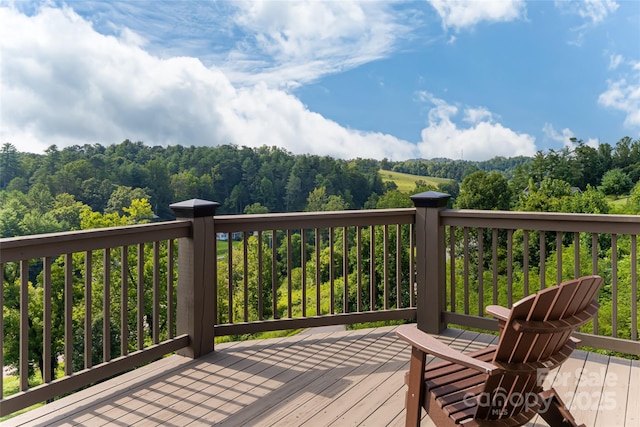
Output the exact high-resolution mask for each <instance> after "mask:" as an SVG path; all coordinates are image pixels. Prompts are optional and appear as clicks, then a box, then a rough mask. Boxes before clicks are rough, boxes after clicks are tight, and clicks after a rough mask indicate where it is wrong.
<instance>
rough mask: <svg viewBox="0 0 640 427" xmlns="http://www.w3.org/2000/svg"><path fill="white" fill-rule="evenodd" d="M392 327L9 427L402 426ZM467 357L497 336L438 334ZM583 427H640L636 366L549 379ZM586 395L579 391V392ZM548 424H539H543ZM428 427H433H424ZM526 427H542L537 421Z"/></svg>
mask: <svg viewBox="0 0 640 427" xmlns="http://www.w3.org/2000/svg"><path fill="white" fill-rule="evenodd" d="M394 330H395V327H383V328H375V329H363V330H355V331H330V332H319V333H307V334H299V335H296V336H293V337H287V338H276V339H268V340H261V341H243V342H235V343H225V344H218V345H216V351H215V352H214V353H211V354H209V355H207V356H204V357H202V358H200V359H196V360H191V359H188V358H184V357H181V356H176V355H174V356H170V357H167V358H164V359H162V360H160V361H157V362H154V363H151V364H149V365H147V366H144V367H142V368H139V369H136V370H134V371H131V372H129V373H126V374H124V375H121V376H119V377H116V378H114V379H111V380H109V381H106V382H103V383H101V384H98V385H95V386H93V387H90V388H88V389H85V390H83V391H80V392H78V393H76V394H73V395H71V396H68V397H65V398H63V399H60V400H57V401H55V402H53V403H51V404H49V405H46V406H43V407H40V408H37V409H35V410H33V411H30V412H28V413H25V414H22V415H20V416H18V417H15V418H12V419H10V420H8V421H6V422H5V423H6V425H8V426H10V425H20V426H23V425H29V426H45V425H55V426H63V425H90V426H101V425H114V426H132V425H163V426H181V427H182V426H187V425H188V426H202V425H213V424H216V425H226V426H240V425H253V426H301V425H307V426H331V425H333V426H344V425H362V426H366V425H371V426H381V425H403V423H404V394H405V387H404V383H403V380H404V378H403V377H404V372H405V371H406V370H407V369H408V361H409V355H410V348H409V346H408V345H407V344H406V343H405V342H404V341H400V340H399V339H397V338H396V336H395V333H394ZM440 337H441V339H442V340H443V341H444V342H447V343H449V344H450V345H452V346H453V347H454V348H456V349H459V350H463V351H471V350H475V349H480V348H483V347H485V346H487V345H488V344H489V343H491V342H492V341H493V340H494V339H495V337H494V336H492V335H484V334H479V333H475V332H469V331H464V332H463V331H459V330H455V329H448V330H446V331H445V332H444V333H443V334H442V335H441V336H440ZM547 380H548V381H554V387H555V388H556V389H557V390H558V392H559V393H560V395H561V397H562V398H563V399H564V400H565V402H566V403H567V404H570V405H571V406H572V412H573V414H574V415H575V417H576V419H577V420H578V421H579V422H583V423H585V424H586V425H588V426H628V427H631V426H637V425H640V363H638V361H630V360H626V359H619V358H614V357H609V356H603V355H599V354H595V353H587V352H583V351H576V352H574V355H573V356H572V358H571V359H569V360H568V361H567V362H565V364H564V365H563V366H562V367H561V368H560V369H559V370H558V372H557V374H556V375H551V376H550V377H549V378H548V379H547ZM578 383H580V388H579V389H577V388H576V386H577V384H578ZM539 423H542V424H539ZM423 425H433V424H432V423H431V422H430V421H427V420H425V422H423ZM527 425H528V426H534V425H541V426H544V425H546V424H544V422H543V421H538V420H536V419H534V420H533V421H532V422H530V423H529V424H527Z"/></svg>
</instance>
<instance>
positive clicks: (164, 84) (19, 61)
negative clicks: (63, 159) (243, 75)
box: [0, 7, 415, 159]
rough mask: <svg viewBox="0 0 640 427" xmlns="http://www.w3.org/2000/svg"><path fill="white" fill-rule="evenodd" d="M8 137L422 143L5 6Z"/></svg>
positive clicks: (25, 145) (0, 88)
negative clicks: (359, 126)
mask: <svg viewBox="0 0 640 427" xmlns="http://www.w3.org/2000/svg"><path fill="white" fill-rule="evenodd" d="M0 22H3V25H2V26H0V39H2V49H3V52H2V53H3V61H2V62H1V63H0V72H1V73H2V80H1V81H0V94H1V96H2V99H1V100H2V105H3V108H2V110H1V111H0V122H2V127H1V129H0V140H1V141H3V142H11V143H13V144H14V145H15V146H16V147H17V148H18V149H19V150H22V151H36V152H41V151H42V150H43V148H44V147H47V146H49V145H51V144H57V145H59V146H60V147H64V146H68V145H72V144H81V145H82V144H85V143H94V142H98V143H102V144H110V143H114V142H119V141H122V140H123V139H125V138H128V139H131V140H134V141H136V140H140V141H144V142H146V143H148V144H163V145H164V144H183V145H190V144H194V145H217V144H222V143H234V144H238V145H246V146H262V145H265V144H268V145H276V146H279V147H283V148H285V149H287V150H289V151H291V152H294V153H315V154H322V155H331V156H335V157H343V158H344V157H347V158H352V157H356V156H361V157H375V158H383V157H387V158H390V159H406V158H409V157H413V156H414V154H415V145H413V144H410V143H409V142H406V141H402V140H399V139H397V138H395V137H393V136H390V135H384V134H380V133H373V132H363V131H358V130H352V129H347V128H344V127H342V126H340V125H339V124H337V123H335V122H333V121H331V120H327V119H325V118H324V117H322V116H321V115H319V114H317V113H314V112H311V111H309V110H308V109H307V108H306V107H305V106H304V105H303V104H302V103H301V102H300V100H298V99H297V98H296V97H294V96H293V95H291V94H289V93H287V92H284V91H282V90H279V89H276V88H273V87H270V86H268V85H266V84H256V85H251V86H243V87H237V86H235V85H234V84H233V83H232V82H231V81H230V79H229V78H228V77H227V76H226V75H225V74H224V72H223V71H222V70H221V69H218V68H216V67H206V66H204V65H203V64H202V63H201V62H200V60H198V59H195V58H191V57H172V58H166V59H165V58H161V57H158V56H154V55H152V54H150V53H148V52H147V51H145V50H143V49H142V48H141V47H140V41H141V39H140V38H139V37H133V36H132V35H131V33H127V34H124V35H123V36H121V37H119V38H118V37H116V36H105V35H103V34H99V33H98V32H96V31H95V30H94V28H93V27H92V24H91V23H89V22H87V21H86V20H84V19H83V18H82V17H80V16H79V15H78V14H76V13H75V12H74V11H73V10H71V9H67V8H65V9H54V8H48V7H45V8H43V9H41V10H40V11H39V12H38V13H36V14H35V15H33V16H26V15H24V14H21V13H19V12H18V11H16V10H14V9H12V8H7V7H5V8H0Z"/></svg>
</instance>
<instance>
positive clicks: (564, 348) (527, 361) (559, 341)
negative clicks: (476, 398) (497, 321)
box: [476, 276, 602, 419]
mask: <svg viewBox="0 0 640 427" xmlns="http://www.w3.org/2000/svg"><path fill="white" fill-rule="evenodd" d="M601 285H602V278H601V277H599V276H586V277H581V278H579V279H575V280H571V281H568V282H564V283H562V284H560V285H558V286H553V287H550V288H547V289H543V290H542V291H540V292H538V293H537V294H535V295H530V296H528V297H526V298H524V299H522V300H520V301H518V302H517V303H516V304H514V305H513V307H512V309H511V312H510V314H509V318H508V319H507V321H506V323H505V326H504V328H503V329H502V332H501V334H500V340H499V342H498V348H497V349H496V352H495V356H494V360H493V362H494V363H496V364H498V365H500V366H504V367H506V368H505V372H504V373H503V374H500V375H494V376H491V377H489V378H488V379H487V382H486V383H485V388H484V392H483V395H484V396H490V398H489V399H486V398H485V399H484V402H490V403H491V404H489V405H478V407H477V410H476V418H477V419H499V418H506V417H511V416H514V415H517V414H519V413H521V412H522V411H524V410H526V409H527V404H526V399H524V400H523V403H522V404H521V405H519V404H517V403H516V404H515V405H514V402H518V400H517V399H508V401H507V402H505V401H504V398H503V396H504V395H505V393H506V395H507V398H508V396H510V395H512V394H513V393H520V396H523V397H526V396H528V394H529V393H532V392H536V391H537V390H539V389H540V386H541V381H542V377H541V376H540V372H539V371H538V370H537V369H536V368H535V367H537V366H548V365H550V366H556V365H558V363H560V362H562V361H564V360H565V359H566V358H567V357H568V355H569V354H570V351H571V349H572V348H573V347H572V344H569V343H568V341H569V338H570V337H571V334H572V333H573V332H574V331H575V330H576V329H577V328H578V327H580V325H582V324H583V323H584V322H585V320H586V319H587V318H588V317H589V316H590V315H592V313H594V311H593V310H594V306H591V303H592V302H593V301H594V299H595V297H596V294H597V292H598V289H599V288H600V286H601ZM528 322H531V323H530V325H531V326H529V327H528V326H527V325H528ZM541 322H553V323H550V326H549V328H548V329H547V330H545V328H544V327H545V324H544V323H541ZM558 323H559V324H561V325H563V327H559V328H554V327H553V325H554V324H555V325H558ZM564 326H566V327H564ZM509 366H512V367H516V366H517V369H515V368H514V369H513V370H512V371H509V369H508V367H509ZM529 409H530V408H529Z"/></svg>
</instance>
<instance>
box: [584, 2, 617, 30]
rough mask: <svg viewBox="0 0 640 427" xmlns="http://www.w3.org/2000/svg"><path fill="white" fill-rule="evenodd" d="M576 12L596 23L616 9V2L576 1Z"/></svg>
mask: <svg viewBox="0 0 640 427" xmlns="http://www.w3.org/2000/svg"><path fill="white" fill-rule="evenodd" d="M576 5H577V8H576V12H577V13H578V15H579V16H580V17H582V18H584V19H587V20H589V21H591V23H593V24H598V23H600V22H602V21H604V19H605V18H606V17H607V16H608V15H609V14H610V13H613V12H615V11H616V10H617V9H618V3H616V2H615V1H614V0H581V1H578V2H576Z"/></svg>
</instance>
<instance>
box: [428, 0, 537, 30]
mask: <svg viewBox="0 0 640 427" xmlns="http://www.w3.org/2000/svg"><path fill="white" fill-rule="evenodd" d="M428 1H429V3H431V5H432V6H433V8H434V9H435V10H436V12H438V15H440V18H441V19H442V26H443V27H444V28H445V29H448V28H453V29H454V30H455V31H460V30H461V29H463V28H469V27H474V26H475V25H476V24H478V23H480V22H483V21H486V22H508V21H513V20H515V19H519V18H522V17H523V16H524V15H525V13H526V5H525V3H524V1H522V0H488V1H477V0H428Z"/></svg>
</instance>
